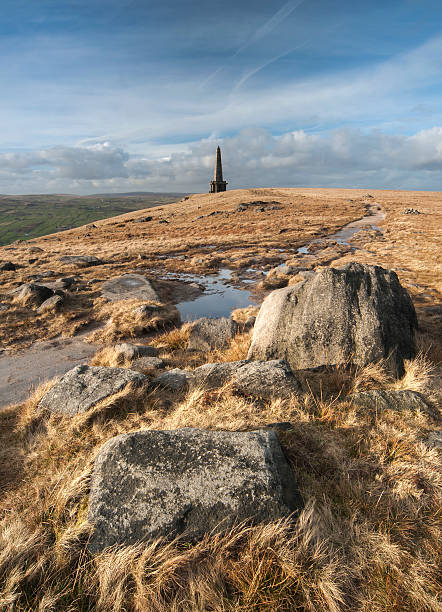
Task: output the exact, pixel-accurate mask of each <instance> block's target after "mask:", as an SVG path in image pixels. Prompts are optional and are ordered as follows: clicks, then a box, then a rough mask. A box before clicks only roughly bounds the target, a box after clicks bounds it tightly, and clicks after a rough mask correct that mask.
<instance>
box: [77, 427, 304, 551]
mask: <svg viewBox="0 0 442 612" xmlns="http://www.w3.org/2000/svg"><path fill="white" fill-rule="evenodd" d="M301 506H302V500H301V497H300V495H299V493H298V490H297V486H296V483H295V480H294V477H293V474H292V472H291V470H290V467H289V465H288V463H287V461H286V459H285V457H284V455H283V453H282V450H281V447H280V445H279V441H278V437H277V435H276V434H275V432H274V431H269V430H266V431H252V432H227V431H205V430H201V429H178V430H175V431H152V430H151V431H149V430H145V431H137V432H135V433H130V434H125V435H120V436H117V437H115V438H112V439H111V440H109V441H108V442H106V444H105V445H104V446H103V447H102V449H101V450H100V452H99V454H98V456H97V459H96V461H95V466H94V470H93V474H92V480H91V490H90V498H89V514H88V519H89V521H90V522H91V523H92V524H93V526H94V531H93V534H92V537H91V539H90V541H89V548H90V549H91V550H92V552H99V551H101V550H103V549H105V548H107V547H109V546H114V545H127V544H134V543H135V542H138V541H141V540H149V539H152V538H155V537H158V536H165V537H167V538H172V537H174V536H176V535H179V534H183V537H184V538H185V539H187V540H191V541H194V540H197V539H199V538H201V537H202V536H203V535H204V534H205V533H209V532H213V531H221V530H223V529H228V528H229V527H231V526H232V525H233V524H234V523H235V522H237V521H238V522H241V521H245V520H254V521H255V522H262V521H274V520H278V519H280V518H282V517H285V516H288V515H289V514H291V513H292V512H293V511H295V510H297V509H299V508H300V507H301Z"/></svg>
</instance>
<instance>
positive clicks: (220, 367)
mask: <svg viewBox="0 0 442 612" xmlns="http://www.w3.org/2000/svg"><path fill="white" fill-rule="evenodd" d="M190 383H191V385H192V387H198V388H201V389H208V390H209V389H218V388H219V387H222V386H223V385H225V384H227V383H230V384H231V387H232V389H233V390H234V391H236V392H237V393H241V394H242V395H251V396H253V397H261V398H264V399H270V398H272V397H289V396H290V395H293V394H296V393H299V392H300V391H301V386H300V383H299V382H298V381H297V380H296V378H295V377H294V376H293V373H292V371H291V369H290V367H289V365H288V363H287V362H286V361H284V360H274V361H229V362H224V363H206V364H204V365H202V366H200V367H199V368H196V369H195V370H194V371H193V378H192V379H191V380H190Z"/></svg>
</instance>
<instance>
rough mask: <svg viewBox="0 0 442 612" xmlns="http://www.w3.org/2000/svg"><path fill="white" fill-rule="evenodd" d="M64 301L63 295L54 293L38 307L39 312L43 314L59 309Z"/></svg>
mask: <svg viewBox="0 0 442 612" xmlns="http://www.w3.org/2000/svg"><path fill="white" fill-rule="evenodd" d="M63 302H64V299H63V298H62V297H61V295H53V296H52V297H50V298H48V299H47V300H45V301H44V302H43V304H41V306H39V307H38V308H37V312H38V314H43V313H44V312H49V311H55V310H58V309H59V308H60V307H61V306H62V304H63Z"/></svg>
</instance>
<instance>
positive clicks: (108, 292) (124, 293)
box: [101, 274, 158, 302]
mask: <svg viewBox="0 0 442 612" xmlns="http://www.w3.org/2000/svg"><path fill="white" fill-rule="evenodd" d="M101 293H102V295H103V297H105V298H107V299H108V300H110V301H111V302H114V301H118V300H133V299H138V300H152V301H156V300H158V295H157V293H156V291H155V290H154V288H153V287H152V285H151V284H150V281H149V280H148V279H147V278H146V277H145V276H143V275H142V274H123V275H122V276H118V277H116V278H111V279H109V280H108V281H106V282H104V283H103V285H102V287H101Z"/></svg>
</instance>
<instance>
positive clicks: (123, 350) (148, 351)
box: [114, 342, 158, 361]
mask: <svg viewBox="0 0 442 612" xmlns="http://www.w3.org/2000/svg"><path fill="white" fill-rule="evenodd" d="M114 352H115V354H116V356H117V359H118V358H120V357H121V359H127V360H128V361H131V360H132V359H137V358H138V357H156V356H157V355H158V349H156V348H155V347H154V346H150V345H146V344H129V343H128V342H124V343H122V344H115V346H114Z"/></svg>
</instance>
